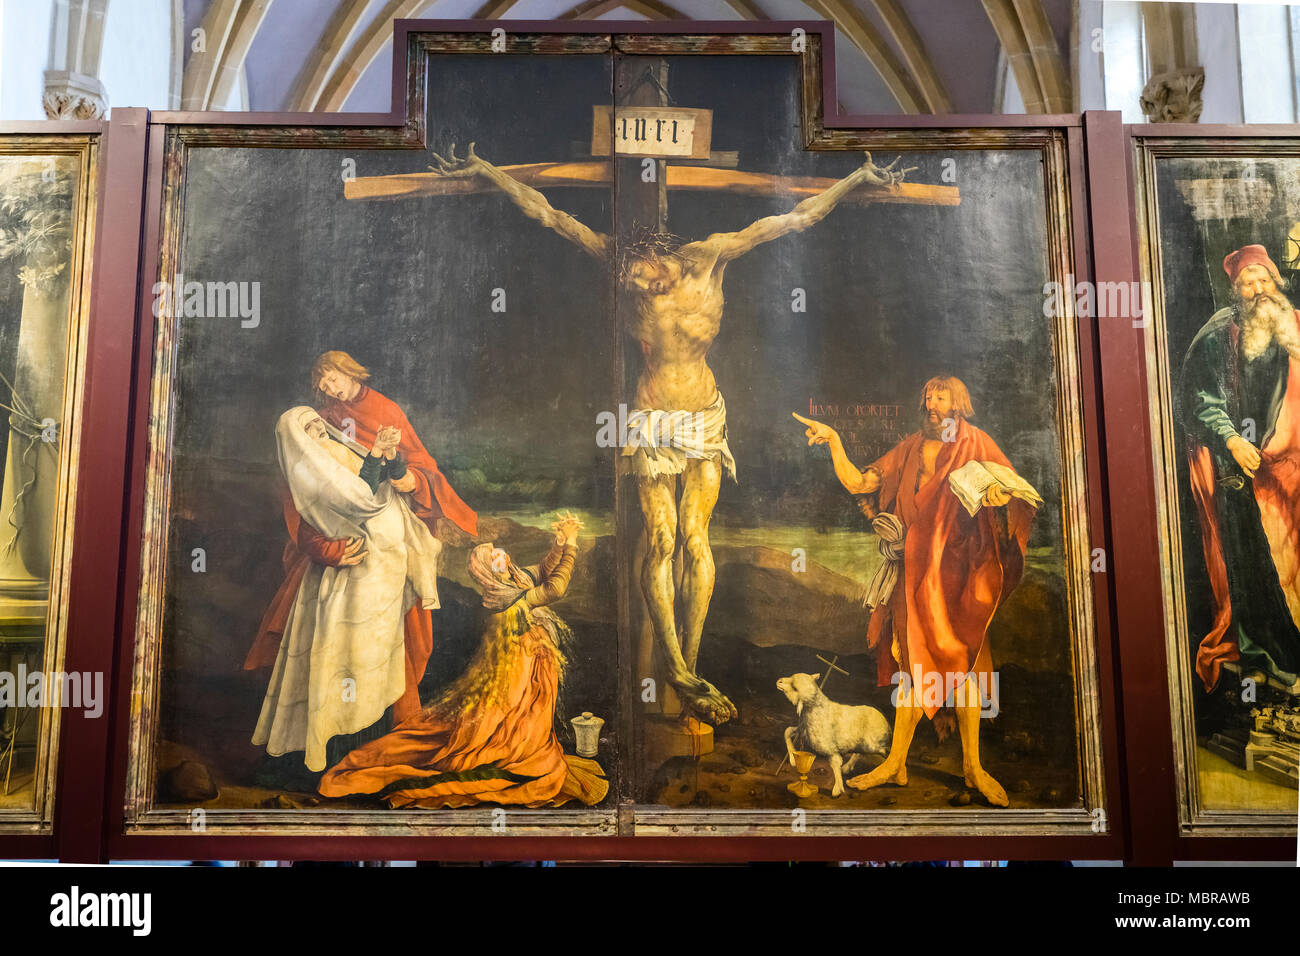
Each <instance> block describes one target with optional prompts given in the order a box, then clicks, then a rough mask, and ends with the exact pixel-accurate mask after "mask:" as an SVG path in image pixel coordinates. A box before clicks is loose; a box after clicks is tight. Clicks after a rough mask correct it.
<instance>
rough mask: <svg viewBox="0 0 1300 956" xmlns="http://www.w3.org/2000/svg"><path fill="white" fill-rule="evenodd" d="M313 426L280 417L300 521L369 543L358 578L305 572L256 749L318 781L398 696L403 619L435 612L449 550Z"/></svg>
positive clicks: (339, 570) (297, 417) (306, 413)
mask: <svg viewBox="0 0 1300 956" xmlns="http://www.w3.org/2000/svg"><path fill="white" fill-rule="evenodd" d="M316 418H317V414H316V412H315V411H314V410H313V409H311V408H308V407H306V406H298V407H296V408H291V409H289V410H288V411H287V412H285V413H284V414H283V415H281V416H280V420H279V421H278V422H277V423H276V426H275V440H276V446H277V448H278V451H279V458H280V469H281V471H282V472H283V473H284V477H285V480H286V481H287V482H288V484H289V491H290V493H291V494H292V495H293V503H294V507H296V508H297V509H298V513H299V514H300V515H301V516H302V518H303V520H304V521H306V522H308V523H309V524H310V525H312V527H314V528H316V529H317V530H318V531H320V532H321V533H322V534H325V535H328V536H329V537H331V538H345V537H349V536H358V537H361V538H363V539H364V550H365V558H364V559H363V560H362V561H361V563H360V564H357V565H353V566H350V567H328V566H324V565H319V564H316V563H314V562H313V563H312V564H311V565H310V567H309V568H308V569H307V572H306V574H305V575H304V576H303V579H302V584H301V585H300V587H299V589H298V595H297V598H296V599H295V601H294V604H293V607H292V608H291V609H290V611H289V616H288V619H287V621H286V623H285V628H284V637H283V639H282V640H281V642H280V653H279V656H278V657H277V658H276V661H275V667H274V669H273V670H272V672H271V682H270V685H269V686H268V687H267V689H266V698H265V700H264V701H263V702H262V712H261V716H260V717H259V718H258V721H257V728H256V729H255V730H254V731H253V743H254V744H256V745H257V746H259V747H260V746H265V747H266V750H267V753H269V754H271V755H272V756H280V755H282V754H286V753H292V752H295V751H299V750H302V751H305V752H306V753H305V758H304V760H305V762H306V764H307V768H308V769H309V770H312V771H321V770H324V769H325V745H326V743H327V742H328V741H329V739H330V738H331V737H334V736H336V735H340V734H353V733H356V732H357V731H360V730H364V729H365V728H366V727H369V726H370V725H371V724H373V723H375V722H376V721H378V720H379V719H380V718H381V717H382V716H383V714H384V711H385V710H387V709H388V707H389V706H391V705H392V704H393V703H394V702H395V701H396V700H397V699H398V698H399V697H401V696H402V693H403V691H404V690H405V681H406V658H405V649H404V640H405V630H404V627H403V617H404V616H405V614H406V612H407V610H409V609H410V608H411V607H413V606H414V605H415V604H417V603H418V604H419V605H420V606H421V607H424V608H436V607H438V588H437V568H438V554H439V552H440V550H441V547H442V546H441V543H440V542H439V541H438V539H437V538H435V537H434V536H433V535H432V534H430V533H429V529H428V528H427V527H426V526H425V524H424V523H423V522H422V521H420V520H419V519H418V518H416V517H415V515H414V514H412V512H411V508H410V506H409V505H408V504H407V501H406V498H405V496H404V495H402V494H401V493H400V492H397V491H394V490H393V487H392V486H391V485H390V484H389V483H388V482H387V481H385V482H383V483H382V484H380V486H379V488H378V490H377V491H375V492H374V493H371V491H370V486H369V485H368V484H367V483H366V482H365V481H364V480H362V479H361V478H360V477H358V476H357V475H356V474H354V473H353V472H352V471H351V470H350V469H349V468H348V467H347V466H346V465H344V464H341V463H340V461H339V460H338V458H337V457H336V454H337V452H338V448H331V447H330V446H329V445H327V444H325V443H324V442H325V441H328V440H327V439H322V440H318V439H315V438H312V437H311V436H310V435H309V434H308V433H307V430H306V426H307V424H308V423H310V422H311V421H313V420H314V419H316ZM339 447H341V446H339ZM332 452H333V453H332Z"/></svg>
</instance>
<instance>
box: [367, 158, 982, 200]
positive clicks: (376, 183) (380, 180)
mask: <svg viewBox="0 0 1300 956" xmlns="http://www.w3.org/2000/svg"><path fill="white" fill-rule="evenodd" d="M499 168H500V169H501V171H502V172H504V173H508V174H509V175H510V176H513V177H514V178H515V179H517V180H518V181H519V182H521V183H523V184H524V185H525V186H532V187H533V188H534V189H550V188H554V187H560V186H574V187H597V186H606V187H607V186H610V185H612V184H613V173H612V171H611V170H612V167H611V165H610V163H609V162H573V163H525V164H523V165H517V166H501V167H499ZM665 181H666V185H667V186H668V188H669V189H670V190H685V191H688V192H690V191H696V192H699V191H710V192H727V193H735V194H738V195H748V196H773V195H776V196H795V197H799V198H803V197H805V196H815V195H816V194H817V193H819V192H822V191H823V190H825V189H827V188H829V187H831V186H833V185H835V183H836V182H837V180H834V179H827V178H824V177H820V176H775V175H770V174H768V173H751V172H745V171H744V170H739V169H716V168H713V167H710V166H673V165H670V166H668V168H667V175H666V177H665ZM497 191H498V190H497V189H496V187H495V186H493V185H492V184H491V183H489V182H486V181H485V180H482V179H445V178H443V177H441V176H439V175H438V174H437V173H398V174H396V175H393V176H360V177H358V178H356V179H354V180H351V181H349V182H346V183H344V184H343V195H344V196H345V197H346V198H348V199H404V198H409V197H412V196H460V195H466V194H470V193H492V192H497ZM844 201H845V202H848V203H856V204H858V205H871V204H872V203H906V204H909V205H919V206H959V205H961V193H960V191H959V190H958V189H957V187H956V186H932V185H929V184H927V183H908V182H903V183H899V184H898V185H897V186H894V187H893V188H892V189H891V188H888V187H885V186H877V185H873V184H865V185H862V186H859V187H858V188H857V189H855V190H853V192H851V193H849V194H848V195H847V196H846V197H844Z"/></svg>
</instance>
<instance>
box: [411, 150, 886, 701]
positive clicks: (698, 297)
mask: <svg viewBox="0 0 1300 956" xmlns="http://www.w3.org/2000/svg"><path fill="white" fill-rule="evenodd" d="M434 159H435V162H436V163H437V166H436V175H437V176H438V177H441V178H443V179H469V178H480V177H481V178H482V179H484V180H486V181H487V182H489V183H491V184H492V185H494V186H496V187H497V188H498V189H500V190H501V192H503V193H504V194H505V195H506V196H507V197H508V198H509V199H510V200H511V201H512V202H513V203H514V204H515V205H516V206H518V207H519V209H520V211H521V212H523V214H524V215H526V216H528V217H529V218H530V219H534V220H536V221H537V222H539V223H541V224H542V225H543V226H546V227H547V228H549V229H553V230H554V231H555V232H557V233H559V234H560V235H561V236H563V237H564V238H565V239H568V240H569V241H570V242H573V243H575V244H576V245H577V246H578V247H579V248H581V249H582V250H583V251H584V252H586V253H587V254H589V255H590V256H592V257H593V258H595V259H597V260H599V261H601V262H602V263H605V264H612V266H613V268H614V269H615V270H616V276H617V283H618V289H619V293H620V295H622V296H623V297H624V299H623V301H625V302H626V303H627V304H628V306H629V308H628V310H627V312H628V314H627V321H628V331H629V332H630V334H631V335H632V337H633V338H634V339H635V340H636V341H637V343H639V345H640V347H641V354H642V357H643V362H644V364H643V366H642V369H641V372H640V375H639V376H638V379H637V384H636V392H635V395H634V397H633V402H634V403H635V408H634V409H633V410H632V411H630V412H629V415H628V423H629V431H631V432H632V433H633V434H639V435H641V436H644V437H646V438H647V440H646V441H644V442H639V443H628V444H626V445H625V446H624V448H623V453H622V455H621V456H620V468H619V471H620V474H625V475H629V476H631V477H632V478H633V479H634V480H635V482H636V495H637V501H638V503H639V506H640V509H641V517H642V522H643V534H642V537H641V544H640V548H639V549H638V550H639V556H640V558H641V560H642V564H641V575H640V581H639V585H640V589H641V597H642V599H643V600H644V601H645V606H646V609H647V611H648V614H649V617H650V621H651V622H652V624H653V627H654V636H655V643H656V646H657V649H658V651H659V653H660V654H661V655H662V656H661V660H663V661H664V662H665V663H666V664H667V668H668V670H667V674H666V677H667V681H668V683H669V684H670V685H671V686H672V687H673V689H674V690H675V691H676V692H677V694H678V696H679V697H680V698H681V700H682V702H683V703H684V705H685V706H686V708H687V709H688V710H689V711H690V712H691V713H692V714H693V715H694V716H696V717H697V718H698V719H700V720H704V721H706V722H708V723H710V724H720V723H725V722H726V721H728V720H730V719H731V718H733V717H735V716H736V705H735V704H733V703H732V702H731V700H730V699H728V697H727V696H726V694H724V693H723V692H722V691H720V690H719V689H718V688H716V687H715V686H714V685H713V684H711V683H709V682H708V681H707V680H705V679H704V678H702V677H700V676H699V675H698V674H696V673H695V670H696V662H697V660H698V656H699V649H700V637H701V635H702V633H703V631H704V620H705V616H706V615H707V614H708V611H709V599H710V597H711V596H712V594H713V584H714V566H713V553H712V551H711V549H710V547H709V519H710V518H711V517H712V515H713V507H714V505H715V504H716V503H717V500H718V494H719V490H720V487H721V484H722V476H723V473H724V472H725V473H726V474H727V475H728V476H730V477H731V478H732V479H733V480H734V479H735V478H736V462H735V459H734V458H733V457H732V454H731V449H730V448H729V447H728V445H727V407H726V403H725V402H724V401H723V398H722V393H721V392H720V391H719V390H718V386H717V383H716V382H715V381H714V378H713V372H712V371H711V370H710V368H709V364H708V360H707V359H708V352H709V348H710V346H712V345H713V341H714V339H715V338H717V335H718V331H719V329H720V328H721V325H722V310H723V291H722V282H723V277H724V276H725V274H726V270H727V265H728V264H729V263H731V262H733V261H734V260H736V259H738V258H740V257H741V256H743V255H745V254H746V253H747V252H750V251H751V250H753V249H754V248H756V247H757V246H759V245H761V244H763V243H765V242H771V241H772V240H773V239H778V238H780V237H781V236H784V235H787V234H789V233H792V232H801V231H802V230H804V229H807V228H809V227H810V226H812V225H814V224H815V223H818V222H820V221H821V220H822V219H824V218H825V217H826V215H827V214H828V213H829V212H830V211H831V210H832V209H834V208H835V207H836V206H837V205H838V204H839V203H840V201H841V200H842V199H843V198H844V197H845V196H846V195H848V194H849V193H850V192H852V191H853V190H854V189H856V188H858V187H859V186H863V185H867V184H870V185H874V186H879V187H884V188H887V189H888V188H892V187H894V186H896V185H898V184H899V183H900V182H902V180H903V176H904V174H905V172H906V170H896V169H894V168H893V167H894V166H895V165H896V162H897V161H895V163H891V164H890V165H889V166H886V167H883V168H882V167H880V166H877V165H876V164H875V163H874V162H872V159H871V154H870V153H867V155H866V159H865V161H864V162H863V163H862V165H861V166H859V167H858V168H857V169H855V170H854V171H853V172H852V173H850V174H849V175H848V176H845V177H844V178H843V179H841V180H839V181H838V182H836V183H835V184H834V185H832V186H830V187H828V188H826V189H825V190H823V191H821V192H819V193H817V194H816V195H813V196H810V197H808V198H807V199H804V200H803V201H802V202H800V203H799V204H798V205H797V206H795V207H794V209H793V210H791V211H790V212H788V213H785V214H784V215H777V216H765V217H763V218H762V219H759V220H757V221H755V222H753V223H751V224H750V225H749V226H746V227H745V228H744V229H741V230H738V231H736V232H726V233H714V234H713V235H711V236H707V237H706V238H704V239H702V240H698V241H695V242H683V241H681V240H679V239H677V238H676V237H674V236H672V235H671V234H669V233H666V232H660V231H657V230H652V229H649V228H644V227H643V228H642V229H640V230H639V231H637V232H636V233H635V234H633V235H631V236H628V237H627V238H620V239H618V240H615V239H614V238H613V237H611V236H608V235H605V234H603V233H598V232H595V231H593V230H592V229H590V228H588V227H587V226H585V225H583V224H582V223H581V222H579V221H578V220H577V219H575V218H574V217H573V216H570V215H569V214H568V213H565V212H563V211H562V210H559V209H556V208H555V207H554V206H552V205H551V204H550V203H549V202H548V201H547V200H546V197H545V196H543V195H542V194H541V193H540V192H538V191H537V190H536V189H534V188H532V187H531V186H526V185H524V184H523V183H521V182H519V181H518V180H516V179H514V178H513V177H511V176H510V175H509V174H508V173H506V172H504V171H502V170H501V169H500V168H498V167H497V166H494V165H493V164H492V163H490V162H488V161H487V160H485V159H483V158H481V157H480V156H478V155H477V154H476V153H475V151H474V144H473V143H470V145H469V148H468V150H467V153H466V155H465V156H464V157H460V158H458V157H457V156H456V154H455V147H454V145H453V147H452V150H451V151H450V155H449V157H448V158H446V159H444V158H443V157H441V156H439V155H438V154H436V153H435V154H434ZM679 542H680V546H679ZM678 581H680V582H681V584H680V592H679V593H675V592H676V591H677V586H676V584H675V582H678ZM679 597H680V607H681V614H680V619H678V614H677V612H676V607H675V605H676V604H677V603H678V602H677V598H679Z"/></svg>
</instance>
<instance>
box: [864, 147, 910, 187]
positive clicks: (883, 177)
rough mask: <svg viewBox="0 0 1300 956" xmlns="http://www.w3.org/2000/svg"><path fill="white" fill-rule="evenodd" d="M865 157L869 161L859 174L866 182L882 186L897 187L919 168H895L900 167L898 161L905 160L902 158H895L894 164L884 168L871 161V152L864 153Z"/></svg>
mask: <svg viewBox="0 0 1300 956" xmlns="http://www.w3.org/2000/svg"><path fill="white" fill-rule="evenodd" d="M864 155H865V156H866V157H867V161H866V162H865V163H863V164H862V165H861V166H860V167H858V172H859V173H861V175H862V178H863V180H864V181H865V182H869V183H876V184H878V185H881V186H897V185H898V184H899V183H901V182H902V181H903V178H904V177H905V176H906V175H907V174H908V173H910V172H912V171H913V170H915V169H917V168H919V167H916V166H908V167H907V168H906V169H895V168H894V167H895V166H897V165H898V161H899V160H900V159H902V158H903V157H902V156H897V157H895V158H894V161H893V162H892V163H890V164H889V165H888V166H885V167H883V168H882V167H880V166H877V165H876V164H875V163H873V162H872V161H871V153H870V152H866V151H864Z"/></svg>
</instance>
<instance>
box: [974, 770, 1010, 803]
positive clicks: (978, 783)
mask: <svg viewBox="0 0 1300 956" xmlns="http://www.w3.org/2000/svg"><path fill="white" fill-rule="evenodd" d="M965 776H966V786H968V787H973V788H974V789H976V790H978V791H979V792H980V793H981V794H983V795H984V799H985V800H987V801H988V802H989V803H991V804H992V805H993V806H995V807H1005V806H1008V805H1009V804H1010V802H1011V801H1009V800H1008V799H1007V792H1006V791H1005V790H1003V789H1002V784H1000V783H998V782H997V781H996V780H994V779H993V778H992V777H990V776H989V775H988V772H987V771H985V770H984V769H983V768H982V767H975V768H973V769H970V770H967V771H966V773H965Z"/></svg>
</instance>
